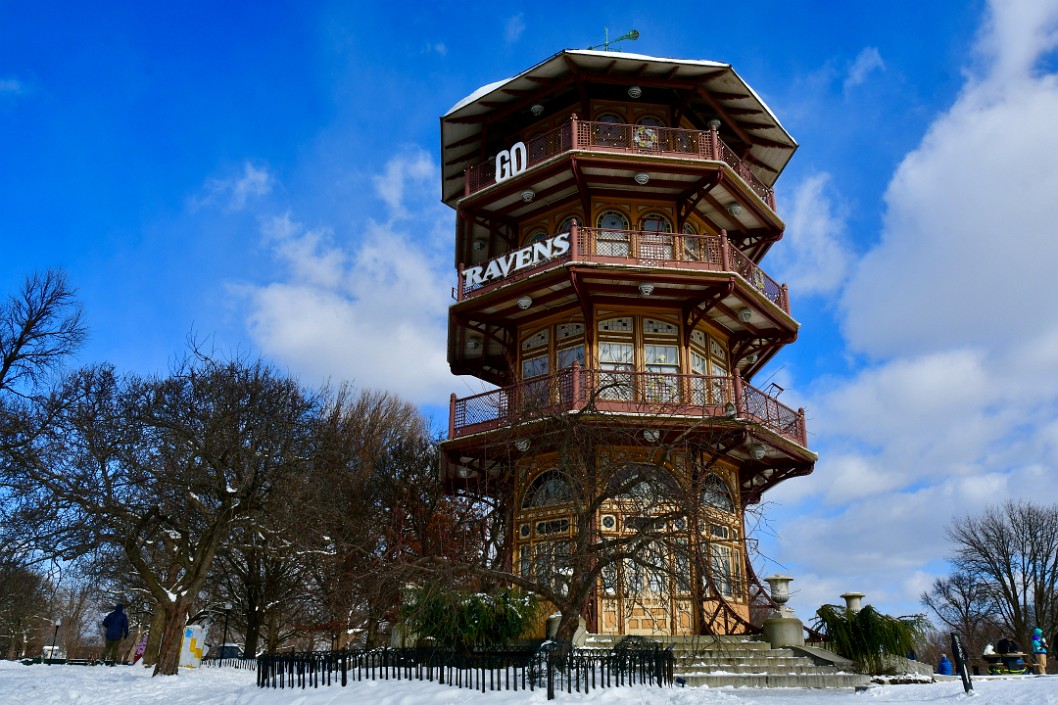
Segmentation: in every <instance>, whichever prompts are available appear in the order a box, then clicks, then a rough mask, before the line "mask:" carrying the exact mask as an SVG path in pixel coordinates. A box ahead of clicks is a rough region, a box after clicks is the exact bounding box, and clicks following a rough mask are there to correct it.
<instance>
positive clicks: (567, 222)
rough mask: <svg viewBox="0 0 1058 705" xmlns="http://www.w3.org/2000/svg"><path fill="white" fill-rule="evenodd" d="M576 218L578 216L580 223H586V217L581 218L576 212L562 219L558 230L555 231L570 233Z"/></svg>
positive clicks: (578, 222)
mask: <svg viewBox="0 0 1058 705" xmlns="http://www.w3.org/2000/svg"><path fill="white" fill-rule="evenodd" d="M574 218H576V220H577V224H578V225H584V218H581V217H580V216H579V215H576V214H571V215H567V216H566V217H565V218H563V219H562V222H561V223H559V224H558V230H556V231H555V232H556V233H568V232H569V231H570V229H571V228H572V227H573V219H574Z"/></svg>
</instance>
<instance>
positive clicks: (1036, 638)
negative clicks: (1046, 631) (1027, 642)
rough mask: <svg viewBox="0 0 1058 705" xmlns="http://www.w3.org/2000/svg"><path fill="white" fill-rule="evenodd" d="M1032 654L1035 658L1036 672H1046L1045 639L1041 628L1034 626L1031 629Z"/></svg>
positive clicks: (1041, 673)
mask: <svg viewBox="0 0 1058 705" xmlns="http://www.w3.org/2000/svg"><path fill="white" fill-rule="evenodd" d="M1032 656H1033V658H1035V659H1036V673H1039V674H1040V675H1043V674H1044V673H1046V672H1047V640H1046V639H1044V638H1043V630H1042V629H1040V628H1039V627H1036V628H1035V629H1033V630H1032Z"/></svg>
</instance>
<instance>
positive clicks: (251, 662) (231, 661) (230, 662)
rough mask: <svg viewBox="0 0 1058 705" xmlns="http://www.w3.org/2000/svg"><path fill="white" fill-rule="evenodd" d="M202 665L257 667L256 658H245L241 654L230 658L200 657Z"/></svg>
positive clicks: (210, 666) (214, 666) (212, 666)
mask: <svg viewBox="0 0 1058 705" xmlns="http://www.w3.org/2000/svg"><path fill="white" fill-rule="evenodd" d="M202 665H203V666H204V667H205V668H242V669H251V668H257V659H255V658H252V657H251V658H245V657H242V656H236V657H232V658H212V657H207V658H204V659H202Z"/></svg>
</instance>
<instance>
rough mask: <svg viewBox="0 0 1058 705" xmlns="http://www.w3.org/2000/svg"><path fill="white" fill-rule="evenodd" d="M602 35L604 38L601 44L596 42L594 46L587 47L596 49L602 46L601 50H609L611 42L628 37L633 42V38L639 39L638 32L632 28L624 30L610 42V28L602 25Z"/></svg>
mask: <svg viewBox="0 0 1058 705" xmlns="http://www.w3.org/2000/svg"><path fill="white" fill-rule="evenodd" d="M603 37H604V39H603V43H602V44H596V45H595V46H591V47H588V49H589V50H591V49H598V48H599V47H602V50H603V51H610V45H611V44H616V43H617V42H623V41H624V40H626V39H628V40H630V41H633V42H634V41H635V40H637V39H639V32H637V31H636V30H634V29H632V30H629V31H627V32H625V33H624V34H622V35H621V36H620V37H618V38H617V39H615V40H613V41H612V42H611V41H610V28H609V27H603ZM614 51H621V50H620V49H615V50H614Z"/></svg>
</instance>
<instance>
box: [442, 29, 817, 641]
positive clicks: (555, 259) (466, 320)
mask: <svg viewBox="0 0 1058 705" xmlns="http://www.w3.org/2000/svg"><path fill="white" fill-rule="evenodd" d="M441 140H442V161H443V200H444V202H445V203H446V204H448V205H449V206H451V207H452V208H454V209H455V210H456V214H457V218H456V233H455V264H456V269H457V279H456V288H455V296H454V298H455V303H454V304H453V305H452V306H451V309H450V314H449V337H448V359H449V362H450V364H451V369H452V371H453V372H454V373H456V374H460V375H470V376H472V377H475V378H478V379H479V380H481V381H482V382H483V384H482V390H483V391H481V393H478V394H474V395H471V396H468V397H464V398H456V396H455V395H453V397H452V400H451V410H450V421H449V430H448V439H447V440H446V441H445V442H444V444H443V464H442V465H443V467H442V473H443V474H444V480H445V482H446V486H447V487H448V488H449V490H450V491H451V492H453V493H461V494H466V495H470V496H478V497H487V498H489V499H490V500H491V501H493V502H494V503H495V504H496V506H498V507H499V508H500V511H502V512H503V513H504V517H505V521H504V529H503V531H504V532H505V533H506V536H505V537H504V541H502V542H501V545H503V546H504V547H505V548H504V549H503V550H504V551H505V552H506V554H505V556H504V557H503V558H504V560H505V561H506V564H507V566H508V567H509V570H510V572H511V574H512V575H515V576H520V577H522V578H525V579H527V580H528V579H535V580H536V581H537V582H538V583H540V582H547V581H551V584H552V585H555V584H560V583H562V580H563V579H564V576H566V575H569V574H571V573H572V571H573V569H574V568H573V567H571V564H570V561H571V559H570V556H571V555H577V556H580V557H581V558H583V560H581V562H580V563H578V566H579V567H578V569H581V570H584V571H588V573H587V574H588V575H589V576H590V589H589V590H588V593H587V597H586V599H585V601H584V605H585V607H584V610H583V612H582V615H581V617H582V619H583V623H584V624H585V626H586V627H587V630H588V631H590V632H594V633H606V634H687V635H690V634H699V633H721V634H722V633H740V632H746V631H751V630H753V629H754V620H753V610H752V607H753V606H754V604H759V603H761V602H762V601H764V602H766V601H767V599H768V598H767V596H766V595H765V594H764V593H763V591H762V590H761V587H760V583H759V581H758V580H757V579H756V577H755V576H754V574H753V571H752V567H751V565H750V562H749V560H748V557H747V549H746V545H747V544H746V533H745V523H746V522H745V512H746V508H747V507H749V506H751V505H754V504H756V503H758V502H759V501H760V499H761V496H762V494H763V493H764V492H766V491H768V490H769V489H770V488H772V487H774V486H775V485H776V484H778V483H779V482H782V481H784V480H786V479H788V478H790V477H794V476H800V475H807V474H808V473H810V472H811V471H812V468H813V464H814V462H815V459H816V456H815V455H814V454H813V453H812V452H811V451H810V450H808V448H807V439H806V430H805V418H804V411H803V410H800V409H792V408H789V407H787V406H785V405H784V404H782V403H781V402H780V401H779V400H778V398H777V397H778V392H780V391H781V389H778V388H777V387H775V386H774V385H773V386H772V387H771V388H770V389H765V390H762V389H758V388H757V387H754V386H753V384H752V381H753V378H754V376H755V375H756V374H757V372H758V371H760V370H761V369H762V367H763V366H764V365H765V364H766V363H767V362H768V361H769V360H771V359H772V358H773V357H774V356H775V355H776V353H777V352H778V351H779V350H780V349H781V348H782V347H783V346H784V345H786V344H788V343H791V342H793V341H794V339H795V338H796V336H797V328H798V324H797V322H796V321H795V320H794V318H793V317H792V316H791V314H790V301H789V292H788V290H787V287H786V286H785V285H782V284H779V283H777V282H776V281H775V280H774V279H772V277H771V276H769V275H768V273H767V271H766V270H765V269H764V268H763V266H762V262H763V260H764V258H765V256H766V255H767V253H768V252H769V250H770V249H771V247H772V246H773V245H775V244H776V243H778V242H779V241H780V240H781V238H782V235H783V229H784V224H783V221H782V220H781V219H780V218H779V216H778V214H777V213H776V210H775V196H774V192H773V184H774V183H775V180H776V179H777V178H778V176H779V174H780V173H781V172H782V170H783V168H784V167H785V165H786V163H787V162H788V160H789V159H790V157H791V155H792V154H793V152H794V151H795V149H796V148H797V143H796V142H795V141H794V140H793V139H792V138H791V136H790V135H789V134H787V132H786V131H785V130H784V129H783V127H782V125H781V124H780V123H779V121H778V120H777V119H776V117H775V116H774V115H773V114H772V112H771V111H770V110H769V109H768V107H767V106H766V105H765V104H764V103H763V102H762V101H761V99H760V98H759V97H758V96H757V94H756V93H755V92H754V91H753V90H752V89H751V88H750V87H749V86H748V85H747V84H746V83H745V82H744V81H743V80H742V79H741V78H740V77H739V76H738V74H736V73H735V71H734V70H733V69H732V68H731V66H729V65H727V64H723V63H716V62H712V61H684V60H674V59H662V58H652V57H647V56H640V55H634V54H622V53H613V52H600V51H574V50H569V51H563V52H561V53H559V54H556V55H555V56H552V57H551V58H549V59H547V60H546V61H544V62H542V63H540V64H538V65H537V66H534V67H533V68H531V69H528V70H527V71H524V72H523V73H521V74H519V75H518V76H515V77H514V78H511V79H508V80H504V81H500V82H498V83H495V84H492V85H489V86H486V87H484V88H482V89H480V90H478V91H477V92H475V93H474V94H472V95H471V96H469V97H468V98H466V99H465V100H463V101H461V102H460V103H458V104H457V105H456V106H455V107H453V108H452V109H451V110H450V111H449V112H448V113H447V114H446V115H445V116H444V117H443V118H442V119H441ZM603 465H606V468H605V470H604V469H603V468H602V466H603ZM588 476H590V477H588ZM658 477H662V478H663V479H661V480H659V479H658ZM650 478H653V479H650ZM648 479H649V482H648V481H647V480H648ZM651 483H653V484H651ZM586 488H587V489H586ZM586 507H587V509H585V508H586ZM585 512H586V514H585ZM662 538H664V539H665V540H664V541H661V539H662ZM603 545H606V546H609V547H611V549H612V551H613V553H611V557H610V559H608V560H606V559H603V558H601V554H594V555H593V554H591V551H592V550H593V547H596V546H603ZM659 546H664V547H663V548H658V547H659ZM673 547H676V548H673ZM681 550H684V551H686V553H685V555H681ZM578 551H579V553H578ZM636 551H639V552H640V553H638V554H637V553H636ZM651 552H652V553H651ZM643 555H647V556H648V558H646V559H644V558H643ZM614 556H616V557H614ZM593 566H598V568H597V569H596V570H594V571H592V567H593ZM549 576H550V577H549ZM556 589H561V590H563V591H565V590H568V589H572V588H571V587H570V586H566V585H559V587H558V588H556ZM555 594H559V593H555ZM561 594H566V593H565V592H562V593H561Z"/></svg>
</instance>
